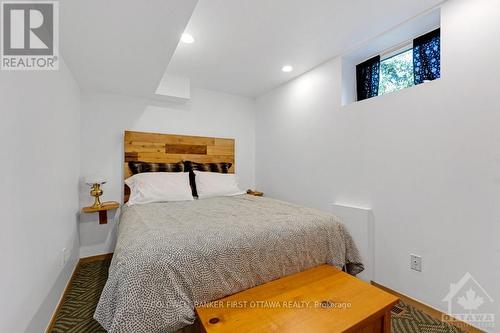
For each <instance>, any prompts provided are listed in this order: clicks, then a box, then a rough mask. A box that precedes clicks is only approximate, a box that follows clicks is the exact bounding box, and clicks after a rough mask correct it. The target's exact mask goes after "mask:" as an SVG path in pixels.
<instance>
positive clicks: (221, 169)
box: [183, 161, 233, 173]
mask: <svg viewBox="0 0 500 333" xmlns="http://www.w3.org/2000/svg"><path fill="white" fill-rule="evenodd" d="M183 162H184V170H186V171H192V170H197V171H208V172H218V173H228V172H229V169H230V168H231V166H232V165H233V164H232V163H229V162H221V163H197V162H191V161H183Z"/></svg>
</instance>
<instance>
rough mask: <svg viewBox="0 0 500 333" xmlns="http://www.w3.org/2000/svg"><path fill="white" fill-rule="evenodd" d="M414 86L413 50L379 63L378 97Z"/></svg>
mask: <svg viewBox="0 0 500 333" xmlns="http://www.w3.org/2000/svg"><path fill="white" fill-rule="evenodd" d="M414 85H415V80H414V76H413V49H409V50H407V51H404V52H402V53H399V54H396V55H395V56H392V57H390V58H387V59H384V60H382V61H381V62H380V83H379V92H378V94H379V95H384V94H388V93H391V92H394V91H398V90H401V89H405V88H409V87H412V86H414Z"/></svg>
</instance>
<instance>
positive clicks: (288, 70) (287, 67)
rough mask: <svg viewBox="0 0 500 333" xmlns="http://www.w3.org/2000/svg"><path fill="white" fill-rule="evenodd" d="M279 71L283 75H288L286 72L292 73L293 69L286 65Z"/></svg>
mask: <svg viewBox="0 0 500 333" xmlns="http://www.w3.org/2000/svg"><path fill="white" fill-rule="evenodd" d="M281 70H282V71H283V72H285V73H288V72H291V71H293V67H292V66H290V65H286V66H283V68H281Z"/></svg>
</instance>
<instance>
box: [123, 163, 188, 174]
mask: <svg viewBox="0 0 500 333" xmlns="http://www.w3.org/2000/svg"><path fill="white" fill-rule="evenodd" d="M128 167H129V168H130V171H132V174H134V175H136V174H138V173H143V172H184V163H182V162H178V163H150V162H138V161H130V162H128Z"/></svg>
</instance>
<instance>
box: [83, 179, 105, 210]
mask: <svg viewBox="0 0 500 333" xmlns="http://www.w3.org/2000/svg"><path fill="white" fill-rule="evenodd" d="M85 183H86V184H87V185H88V186H90V195H91V196H93V197H94V198H95V200H94V204H93V205H92V206H91V208H94V209H98V208H101V207H102V203H101V199H100V198H99V197H100V196H101V195H102V193H103V191H102V189H101V186H102V185H104V184H106V180H104V179H103V178H87V179H86V181H85Z"/></svg>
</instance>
